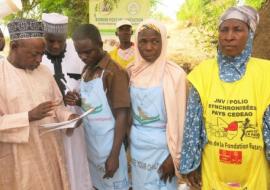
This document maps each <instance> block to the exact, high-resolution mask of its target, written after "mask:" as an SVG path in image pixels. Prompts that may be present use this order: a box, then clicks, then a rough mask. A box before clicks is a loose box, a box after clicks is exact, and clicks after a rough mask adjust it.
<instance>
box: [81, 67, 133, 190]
mask: <svg viewBox="0 0 270 190" xmlns="http://www.w3.org/2000/svg"><path fill="white" fill-rule="evenodd" d="M103 73H104V70H103V72H102V74H101V77H100V78H96V79H93V80H91V81H88V82H84V81H83V80H82V81H81V88H80V89H81V98H82V109H83V110H84V111H86V110H88V109H89V108H92V107H93V108H95V110H94V111H93V112H92V113H91V114H89V115H88V116H87V118H86V119H84V120H83V123H84V129H85V137H86V143H87V156H88V162H89V170H90V173H91V177H92V182H93V185H94V186H95V187H96V188H98V189H99V190H127V189H128V171H127V159H126V155H125V150H124V147H123V145H122V147H121V151H120V154H119V168H118V170H117V171H116V172H115V174H114V176H113V178H109V179H103V176H104V175H105V162H106V160H107V158H108V156H109V155H110V152H111V149H112V145H113V140H114V127H115V119H114V116H113V114H112V111H111V109H110V106H109V103H108V101H107V97H106V93H105V92H104V89H103V82H102V77H103Z"/></svg>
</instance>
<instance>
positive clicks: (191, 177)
mask: <svg viewBox="0 0 270 190" xmlns="http://www.w3.org/2000/svg"><path fill="white" fill-rule="evenodd" d="M184 178H186V180H187V183H188V186H189V187H192V188H195V189H201V175H200V173H199V172H198V171H197V170H195V171H192V172H190V173H189V174H187V175H185V176H184Z"/></svg>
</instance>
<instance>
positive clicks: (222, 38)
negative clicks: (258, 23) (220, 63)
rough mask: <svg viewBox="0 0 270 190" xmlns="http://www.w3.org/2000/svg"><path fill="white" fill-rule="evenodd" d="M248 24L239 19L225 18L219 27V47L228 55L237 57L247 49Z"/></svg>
mask: <svg viewBox="0 0 270 190" xmlns="http://www.w3.org/2000/svg"><path fill="white" fill-rule="evenodd" d="M248 33H249V29H248V25H247V24H246V23H244V22H242V21H240V20H237V19H228V20H225V21H224V22H223V23H222V24H221V25H220V27H219V38H218V40H219V48H220V49H221V51H222V53H223V54H224V55H226V56H230V57H236V56H238V55H240V54H241V52H242V51H243V50H244V49H245V47H246V43H247V40H248Z"/></svg>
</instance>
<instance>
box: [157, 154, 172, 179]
mask: <svg viewBox="0 0 270 190" xmlns="http://www.w3.org/2000/svg"><path fill="white" fill-rule="evenodd" d="M158 172H159V173H160V180H162V181H164V183H166V182H167V180H169V182H171V181H172V178H173V177H174V176H175V169H174V164H173V160H172V157H171V155H169V156H168V157H167V158H166V160H164V162H163V163H162V164H161V166H160V167H159V169H158Z"/></svg>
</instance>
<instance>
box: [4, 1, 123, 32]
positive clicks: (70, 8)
mask: <svg viewBox="0 0 270 190" xmlns="http://www.w3.org/2000/svg"><path fill="white" fill-rule="evenodd" d="M107 1H109V0H107ZM113 1H118V0H113ZM22 5H23V9H22V11H19V12H17V13H16V14H12V15H9V16H7V17H5V20H4V22H5V23H7V22H8V21H10V20H12V19H14V18H34V19H41V15H42V13H50V12H56V13H60V14H64V15H66V16H68V17H69V31H68V33H69V34H71V33H72V31H73V30H74V29H75V28H76V27H77V26H78V25H79V24H80V23H88V21H89V11H88V10H89V0H57V1H54V0H22Z"/></svg>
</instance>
